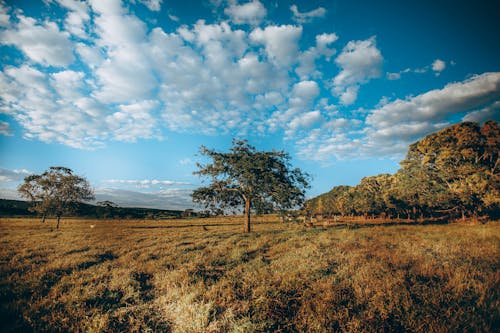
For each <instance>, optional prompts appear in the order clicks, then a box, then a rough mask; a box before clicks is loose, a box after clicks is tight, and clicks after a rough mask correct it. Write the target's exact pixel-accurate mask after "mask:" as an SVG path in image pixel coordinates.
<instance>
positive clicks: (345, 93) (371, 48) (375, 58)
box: [332, 37, 384, 105]
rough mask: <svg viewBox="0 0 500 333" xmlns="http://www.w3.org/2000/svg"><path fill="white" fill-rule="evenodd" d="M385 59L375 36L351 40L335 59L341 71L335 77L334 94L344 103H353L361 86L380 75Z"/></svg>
mask: <svg viewBox="0 0 500 333" xmlns="http://www.w3.org/2000/svg"><path fill="white" fill-rule="evenodd" d="M383 60H384V58H383V57H382V54H381V53H380V50H379V49H378V48H377V45H376V40H375V37H372V38H369V39H367V40H360V41H350V42H349V43H348V44H347V45H346V46H345V47H344V49H343V50H342V52H341V53H340V54H339V56H338V57H337V58H336V59H335V62H336V63H337V65H338V66H339V67H340V68H341V71H340V73H339V74H338V75H337V76H336V77H335V78H334V79H333V89H332V92H333V94H335V95H336V96H338V97H339V98H340V102H341V103H342V104H344V105H350V104H353V103H354V102H355V101H356V99H357V95H358V89H359V86H360V85H361V84H364V83H366V82H368V81H369V80H371V79H374V78H378V77H380V75H381V67H382V62H383Z"/></svg>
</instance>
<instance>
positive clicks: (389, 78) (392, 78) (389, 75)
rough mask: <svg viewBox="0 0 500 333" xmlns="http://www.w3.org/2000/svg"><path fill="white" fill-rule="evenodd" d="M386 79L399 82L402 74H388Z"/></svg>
mask: <svg viewBox="0 0 500 333" xmlns="http://www.w3.org/2000/svg"><path fill="white" fill-rule="evenodd" d="M386 77H387V79H388V80H391V81H394V80H399V79H401V73H400V72H398V73H387V74H386Z"/></svg>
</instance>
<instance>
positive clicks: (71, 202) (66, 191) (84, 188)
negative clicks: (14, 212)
mask: <svg viewBox="0 0 500 333" xmlns="http://www.w3.org/2000/svg"><path fill="white" fill-rule="evenodd" d="M18 192H19V194H20V195H21V196H22V197H24V198H26V199H29V200H30V201H32V202H33V203H34V206H33V210H34V211H36V212H38V213H39V214H41V215H42V222H44V221H45V217H46V216H50V215H53V216H56V217H57V228H59V222H60V219H61V216H62V215H63V214H66V213H70V212H72V211H73V209H74V208H75V204H76V203H78V202H81V201H88V200H92V199H94V192H93V190H92V188H91V186H90V184H89V182H88V181H87V180H86V179H85V178H83V177H81V176H78V175H75V174H73V171H72V170H71V169H69V168H65V167H50V169H49V170H48V171H45V172H44V173H42V174H40V175H36V174H35V175H30V176H27V177H26V178H24V183H23V184H21V185H20V186H19V187H18Z"/></svg>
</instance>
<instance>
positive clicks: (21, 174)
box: [0, 168, 32, 182]
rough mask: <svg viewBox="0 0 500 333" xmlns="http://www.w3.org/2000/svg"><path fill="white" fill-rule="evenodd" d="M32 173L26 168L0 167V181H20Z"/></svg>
mask: <svg viewBox="0 0 500 333" xmlns="http://www.w3.org/2000/svg"><path fill="white" fill-rule="evenodd" d="M31 174H32V173H31V172H30V171H28V170H26V169H19V170H17V169H14V170H9V169H4V168H0V182H19V181H22V180H23V179H24V178H25V177H26V176H29V175H31Z"/></svg>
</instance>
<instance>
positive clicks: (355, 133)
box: [297, 72, 500, 162]
mask: <svg viewBox="0 0 500 333" xmlns="http://www.w3.org/2000/svg"><path fill="white" fill-rule="evenodd" d="M499 99H500V73H499V72H496V73H485V74H482V75H476V76H473V77H471V78H469V79H467V80H465V81H463V82H456V83H451V84H448V85H446V86H445V87H443V88H442V89H435V90H431V91H428V92H426V93H423V94H421V95H417V96H410V97H408V98H406V99H396V100H393V101H388V100H385V101H382V103H380V105H379V106H378V107H377V108H375V109H373V110H365V111H364V112H363V113H365V114H367V116H366V119H364V120H356V119H346V118H343V117H339V116H334V117H333V118H332V119H331V120H329V121H327V122H324V123H322V126H321V127H320V128H315V129H313V130H311V131H309V132H308V133H307V134H305V135H303V136H302V138H301V139H300V140H298V141H297V145H298V153H299V155H300V156H301V157H302V158H304V159H308V160H317V161H321V162H328V161H331V160H332V159H346V158H354V159H355V158H367V157H378V158H380V157H395V158H402V157H403V156H404V153H405V152H406V151H407V150H408V146H409V145H410V144H411V143H413V142H415V141H417V140H419V139H421V138H423V137H424V136H425V135H427V134H429V133H432V132H435V131H437V130H440V129H442V128H444V127H446V126H449V125H450V124H452V123H453V122H456V120H455V119H456V118H457V117H459V119H462V120H463V121H476V122H484V121H486V120H489V119H494V120H497V121H498V120H499V116H498V114H499V112H498V111H499V109H500V102H499Z"/></svg>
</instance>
